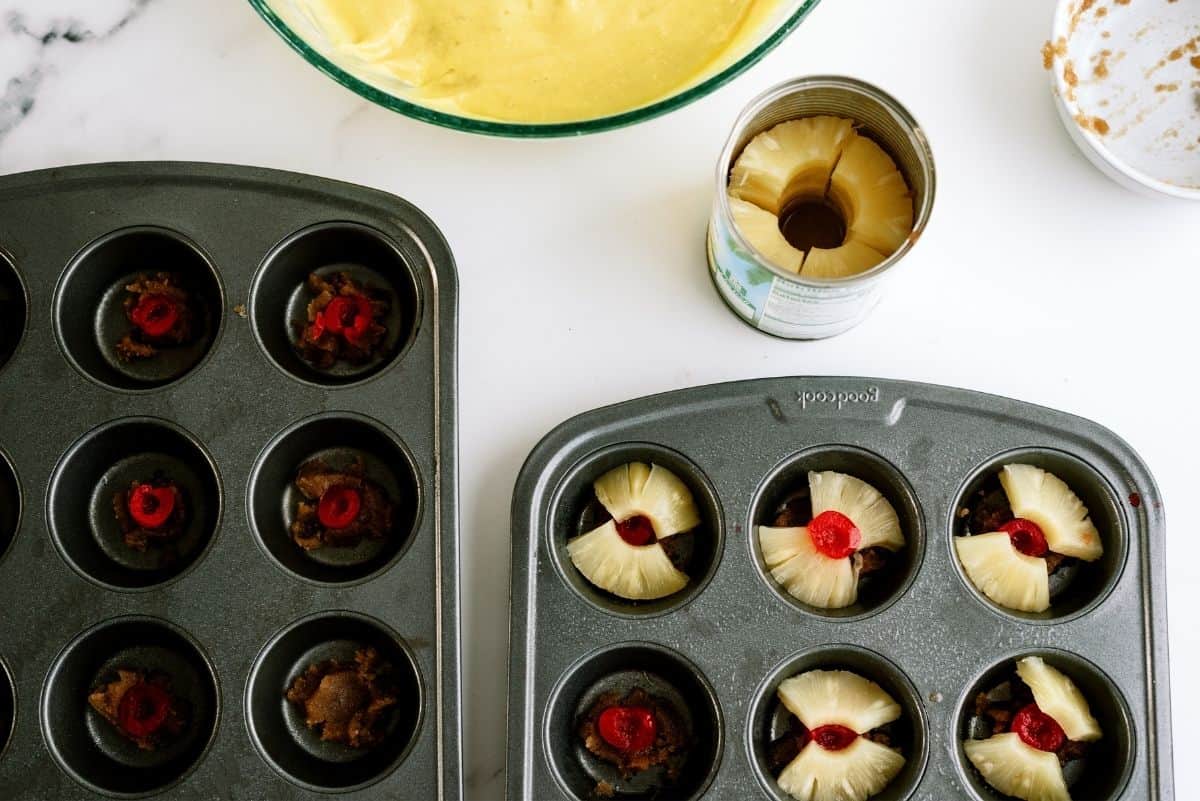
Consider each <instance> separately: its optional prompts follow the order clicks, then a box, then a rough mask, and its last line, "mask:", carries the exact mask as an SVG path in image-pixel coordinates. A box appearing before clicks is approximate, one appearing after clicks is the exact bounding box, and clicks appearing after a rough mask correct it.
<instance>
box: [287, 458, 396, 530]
mask: <svg viewBox="0 0 1200 801" xmlns="http://www.w3.org/2000/svg"><path fill="white" fill-rule="evenodd" d="M295 486H296V489H297V490H299V491H300V495H301V496H302V500H301V501H300V503H299V504H298V505H297V508H296V517H295V520H293V521H292V525H291V534H292V539H293V540H294V541H295V542H296V544H297V545H299V546H300V547H301V548H303V549H304V550H306V551H311V550H315V549H317V548H322V547H326V546H329V547H353V546H355V545H358V544H359V543H360V542H362V541H363V540H364V539H366V540H381V539H384V538H386V537H388V536H390V535H391V534H392V530H393V527H394V520H395V505H394V504H393V503H392V501H391V499H390V498H389V497H388V494H387V491H386V490H384V488H383V487H381V486H380V485H379V484H378V483H376V482H374V481H372V480H371V479H369V478H367V477H366V468H365V467H364V465H363V462H362V459H361V458H359V459H356V460H355V461H354V462H352V463H351V464H349V465H348V466H347V467H345V468H344V469H341V470H338V469H335V468H333V467H331V466H329V465H328V464H327V463H326V462H325V461H323V460H321V459H312V460H310V461H308V462H305V463H304V464H303V465H301V466H300V470H299V471H298V472H297V474H296V479H295ZM331 490H333V491H340V490H347V491H351V492H353V493H355V494H356V495H357V497H358V499H359V506H358V510H357V514H355V515H354V517H353V520H351V521H350V522H349V523H348V524H347V525H345V526H342V527H338V528H332V527H329V526H326V525H324V524H323V523H322V521H321V515H320V504H321V499H322V498H323V497H326V495H327V493H329V492H330V491H331Z"/></svg>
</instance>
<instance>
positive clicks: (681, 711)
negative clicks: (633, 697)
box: [542, 643, 725, 801]
mask: <svg viewBox="0 0 1200 801" xmlns="http://www.w3.org/2000/svg"><path fill="white" fill-rule="evenodd" d="M639 689H640V690H642V691H643V692H645V693H646V694H647V695H648V696H650V697H651V698H653V699H654V701H655V702H656V703H658V704H660V705H662V706H663V707H664V708H666V709H667V710H669V711H670V713H671V715H672V716H673V717H674V718H675V719H676V720H677V721H678V723H679V725H680V728H681V730H682V732H683V733H684V739H685V747H686V759H685V760H684V761H683V763H682V766H681V767H680V769H679V773H678V775H677V776H676V777H675V778H674V779H669V778H668V777H667V775H666V771H665V769H664V768H663V767H661V766H658V767H652V768H649V769H647V770H644V771H641V772H637V773H634V774H633V775H631V776H625V775H622V772H621V771H620V770H619V769H618V767H617V766H616V765H614V764H612V763H611V762H608V761H605V760H603V759H601V758H600V757H598V756H597V755H595V754H594V753H592V752H591V751H590V750H588V748H587V746H586V745H585V744H584V740H583V738H582V737H581V736H580V733H579V729H580V725H581V723H582V722H583V721H584V718H585V717H586V716H587V715H588V713H589V712H590V711H592V710H593V707H594V706H595V704H596V703H597V701H599V700H600V699H601V698H602V697H604V696H610V697H611V694H613V693H616V694H620V695H625V694H626V693H628V692H629V691H631V690H639ZM542 728H543V737H544V746H543V747H544V749H545V752H546V754H547V758H548V760H549V765H550V769H551V772H552V773H553V775H554V778H555V780H556V781H557V782H558V784H559V787H560V788H561V789H562V791H563V793H564V794H566V796H567V797H568V798H572V799H576V801H589V800H590V799H593V798H596V797H597V788H598V787H601V786H607V787H609V788H611V789H612V790H613V793H614V794H615V796H616V797H618V798H625V799H630V800H631V801H638V800H639V799H652V798H662V799H677V800H678V801H691V799H698V798H700V797H701V796H703V795H704V793H705V791H706V790H707V789H708V787H709V785H710V784H711V783H712V780H713V778H714V777H715V776H716V775H717V769H718V768H719V767H720V762H721V754H722V751H723V748H724V745H723V743H724V731H725V729H724V722H723V717H722V714H721V707H720V704H719V703H718V701H717V695H716V692H715V690H713V688H712V685H711V684H709V682H708V679H706V678H705V677H704V675H703V674H702V673H701V672H700V670H699V668H697V667H696V666H695V665H693V664H692V663H691V662H689V661H688V660H687V659H685V658H684V657H682V656H681V655H679V654H678V653H676V652H674V651H672V650H669V649H667V648H664V647H663V646H660V645H654V644H651V643H624V644H621V645H616V646H610V647H605V648H601V649H598V650H596V651H593V652H592V653H590V654H588V655H587V656H585V657H583V658H582V659H580V660H579V661H578V662H576V663H575V664H574V665H573V666H572V667H571V668H569V669H568V670H567V672H566V673H565V674H564V675H563V676H562V678H560V679H559V680H558V683H557V684H556V685H555V687H554V689H553V690H552V691H551V693H550V698H549V701H548V706H547V710H546V718H545V721H544V723H543V727H542Z"/></svg>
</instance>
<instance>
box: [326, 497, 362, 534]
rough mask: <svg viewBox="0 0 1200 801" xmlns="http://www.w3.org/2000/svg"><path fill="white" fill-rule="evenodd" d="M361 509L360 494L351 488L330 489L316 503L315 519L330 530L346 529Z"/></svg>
mask: <svg viewBox="0 0 1200 801" xmlns="http://www.w3.org/2000/svg"><path fill="white" fill-rule="evenodd" d="M361 508H362V494H361V493H359V491H358V490H356V489H354V488H353V487H330V488H329V489H327V490H325V492H324V493H323V494H322V495H321V500H320V501H318V502H317V519H318V520H319V521H321V525H322V526H324V527H325V528H330V529H341V528H348V527H349V526H350V525H351V524H352V523H353V522H354V521H355V520H356V519H357V518H358V511H359V510H360V509H361Z"/></svg>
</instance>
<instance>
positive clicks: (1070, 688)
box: [1017, 656, 1104, 743]
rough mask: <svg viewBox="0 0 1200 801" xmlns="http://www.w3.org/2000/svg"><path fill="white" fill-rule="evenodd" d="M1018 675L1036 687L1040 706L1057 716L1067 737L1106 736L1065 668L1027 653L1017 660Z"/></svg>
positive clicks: (1092, 738)
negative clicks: (1059, 668) (1052, 664)
mask: <svg viewBox="0 0 1200 801" xmlns="http://www.w3.org/2000/svg"><path fill="white" fill-rule="evenodd" d="M1017 675H1018V676H1020V677H1021V681H1023V682H1025V683H1026V684H1028V685H1029V689H1031V690H1033V700H1034V702H1036V703H1037V705H1038V709H1040V710H1042V711H1043V712H1045V713H1046V714H1047V715H1049V716H1050V717H1052V718H1054V720H1055V722H1056V723H1058V725H1059V726H1062V730H1063V731H1064V732H1065V733H1066V735H1067V737H1070V738H1071V739H1072V740H1076V741H1079V742H1084V743H1088V742H1094V741H1096V740H1099V739H1100V738H1101V737H1103V736H1104V735H1103V733H1102V732H1101V731H1100V723H1099V722H1097V720H1096V719H1095V718H1094V717H1092V711H1091V709H1089V708H1088V702H1087V699H1086V698H1084V697H1083V693H1081V692H1079V688H1078V687H1076V686H1075V682H1073V681H1071V679H1070V678H1068V677H1067V676H1065V675H1064V674H1063V673H1062V671H1060V670H1058V669H1057V668H1054V667H1051V666H1050V665H1047V664H1046V662H1045V661H1044V660H1043V659H1042V658H1041V657H1040V656H1027V657H1025V658H1024V659H1022V660H1021V661H1020V662H1018V663H1017Z"/></svg>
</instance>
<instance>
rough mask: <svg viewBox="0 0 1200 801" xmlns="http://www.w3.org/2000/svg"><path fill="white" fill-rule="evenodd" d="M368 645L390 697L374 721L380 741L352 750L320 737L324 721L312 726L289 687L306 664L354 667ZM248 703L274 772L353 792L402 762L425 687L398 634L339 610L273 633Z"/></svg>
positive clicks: (307, 784) (253, 732) (254, 670)
mask: <svg viewBox="0 0 1200 801" xmlns="http://www.w3.org/2000/svg"><path fill="white" fill-rule="evenodd" d="M366 649H373V651H374V652H375V654H376V655H377V658H378V664H383V665H386V666H387V667H388V669H387V670H386V671H384V672H382V673H381V674H380V675H381V677H382V681H383V682H384V683H385V686H386V691H387V693H388V694H389V696H390V697H391V698H392V699H394V701H395V703H394V705H392V706H391V707H390V708H389V709H387V710H386V711H385V712H384V716H383V718H382V720H381V721H380V722H379V723H378V727H377V728H378V731H379V735H380V741H379V742H378V743H375V744H373V745H371V746H370V747H354V746H352V745H348V744H346V743H344V742H341V741H336V740H331V739H328V738H323V735H324V734H328V732H327V731H326V730H325V728H324V725H327V724H323V725H316V724H315V723H314V725H312V726H310V725H309V722H310V721H309V720H308V718H307V716H306V713H305V710H304V709H303V708H302V707H301V706H300V705H299V704H298V703H296V702H294V701H290V700H288V697H287V695H288V692H289V690H290V689H291V688H292V687H294V686H295V683H296V680H297V678H299V677H301V676H302V675H304V674H305V673H306V672H307V671H309V670H310V668H313V667H314V666H322V665H328V664H329V663H330V662H331V661H333V662H336V663H340V664H342V665H352V664H354V663H355V661H356V658H357V656H358V655H359V654H360V653H362V652H364V651H365V650H366ZM324 681H328V679H325V680H324ZM245 703H246V722H247V725H248V727H249V730H250V739H251V740H252V741H253V742H254V747H255V748H256V749H258V752H259V754H260V755H261V756H262V758H263V759H264V760H266V762H267V763H268V764H269V765H270V766H271V767H272V768H273V769H274V770H276V771H277V772H278V773H279V774H280V775H281V776H283V777H284V778H286V779H287V780H288V781H290V782H293V783H295V784H297V785H299V786H300V787H304V788H306V789H309V790H315V791H317V792H328V793H350V792H354V791H355V790H360V789H362V788H364V787H368V786H370V785H372V784H374V783H376V782H378V781H380V780H381V779H383V778H384V777H386V776H387V775H388V774H390V773H391V772H392V771H393V770H395V769H396V767H397V766H398V765H399V764H400V763H401V762H403V761H404V758H405V757H406V756H407V755H408V752H409V750H410V748H411V746H412V743H413V742H414V741H415V740H416V737H417V732H418V731H419V730H420V727H421V720H422V715H423V707H424V691H423V689H422V682H421V679H420V674H419V672H418V670H417V663H416V659H415V657H414V656H413V654H412V651H411V650H410V649H409V647H408V645H407V644H406V643H405V642H404V640H403V639H401V637H400V635H399V634H397V633H396V632H394V631H393V630H392V629H390V628H389V627H387V626H386V625H385V624H383V623H382V622H381V621H379V620H376V619H374V618H371V617H367V616H366V615H361V614H356V613H353V612H346V611H338V612H329V613H320V614H316V615H312V616H310V617H306V618H302V619H300V620H298V621H296V622H295V623H292V624H291V625H289V626H287V627H286V628H284V629H283V630H282V631H280V632H278V633H277V634H275V636H273V637H272V638H271V640H270V641H269V642H268V643H267V644H266V646H265V647H264V648H263V649H262V651H260V652H259V654H258V656H257V657H256V658H255V660H254V664H253V665H252V666H251V668H250V677H249V680H248V681H247V683H246V700H245Z"/></svg>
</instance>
